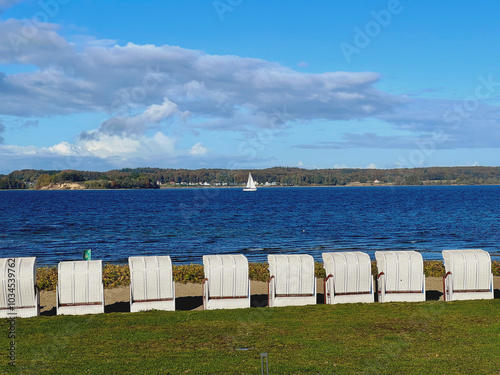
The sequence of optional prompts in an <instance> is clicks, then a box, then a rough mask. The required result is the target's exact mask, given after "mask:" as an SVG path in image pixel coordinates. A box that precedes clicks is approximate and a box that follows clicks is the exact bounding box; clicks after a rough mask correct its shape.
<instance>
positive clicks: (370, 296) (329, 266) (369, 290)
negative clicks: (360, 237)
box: [323, 251, 375, 304]
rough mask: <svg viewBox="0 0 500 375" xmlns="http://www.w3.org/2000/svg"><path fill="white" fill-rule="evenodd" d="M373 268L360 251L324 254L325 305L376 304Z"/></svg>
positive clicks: (368, 259)
mask: <svg viewBox="0 0 500 375" xmlns="http://www.w3.org/2000/svg"><path fill="white" fill-rule="evenodd" d="M371 266H372V264H371V261H370V256H369V255H368V254H366V253H362V252H360V251H354V252H336V253H323V268H324V269H325V272H326V277H325V279H324V281H323V283H324V286H325V289H324V290H325V304H336V303H355V302H374V301H375V294H374V291H373V276H372V270H371Z"/></svg>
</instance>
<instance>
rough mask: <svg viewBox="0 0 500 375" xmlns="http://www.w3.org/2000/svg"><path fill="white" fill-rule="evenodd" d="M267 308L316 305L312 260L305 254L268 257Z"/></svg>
mask: <svg viewBox="0 0 500 375" xmlns="http://www.w3.org/2000/svg"><path fill="white" fill-rule="evenodd" d="M267 260H268V262H269V274H270V279H269V281H268V306H269V307H275V306H303V305H314V304H316V277H315V276H314V259H313V257H312V256H310V255H307V254H300V255H299V254H292V255H268V256H267Z"/></svg>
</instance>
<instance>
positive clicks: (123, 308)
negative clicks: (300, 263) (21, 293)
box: [40, 276, 500, 315]
mask: <svg viewBox="0 0 500 375" xmlns="http://www.w3.org/2000/svg"><path fill="white" fill-rule="evenodd" d="M493 279H494V280H493V285H495V286H496V288H497V290H495V293H496V296H497V298H498V295H499V294H500V290H498V289H500V276H495V277H494V278H493ZM425 289H426V299H427V300H435V301H438V300H439V301H442V300H443V279H442V278H441V277H426V279H425ZM250 291H251V294H252V301H251V306H252V307H263V306H267V282H264V281H252V282H251V284H250ZM317 291H318V303H323V293H324V287H323V279H318V283H317ZM202 294H203V293H202V286H201V284H193V283H188V284H181V283H175V304H176V310H202V309H203V301H202ZM104 302H105V305H106V306H105V312H129V311H130V287H128V286H121V287H117V288H112V289H104ZM55 306H56V293H55V292H54V291H51V292H48V291H44V290H42V291H41V292H40V313H41V314H42V315H56V308H55Z"/></svg>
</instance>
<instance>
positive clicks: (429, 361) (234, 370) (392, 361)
mask: <svg viewBox="0 0 500 375" xmlns="http://www.w3.org/2000/svg"><path fill="white" fill-rule="evenodd" d="M2 323H3V324H4V326H5V329H4V330H3V331H4V334H3V335H2V336H3V337H2V339H1V341H0V342H1V343H2V348H4V349H5V350H4V355H2V361H1V366H0V373H22V374H45V373H58V374H73V373H76V374H83V373H91V374H260V370H261V366H260V353H263V352H266V353H268V358H269V373H270V374H500V301H499V300H487V301H458V302H447V303H445V302H438V301H428V302H423V303H387V304H380V303H372V304H345V305H335V306H331V305H313V306H303V307H284V308H250V309H242V310H219V311H175V312H163V311H150V312H141V313H108V314H100V315H87V316H50V317H44V316H42V317H37V318H29V319H18V320H17V321H16V360H17V363H16V367H11V366H8V358H7V348H8V344H9V340H8V339H7V326H8V323H7V321H6V320H4V321H3V322H2Z"/></svg>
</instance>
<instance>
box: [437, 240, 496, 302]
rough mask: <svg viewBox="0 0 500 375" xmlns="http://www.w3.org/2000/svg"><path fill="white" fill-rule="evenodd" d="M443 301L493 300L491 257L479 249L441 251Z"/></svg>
mask: <svg viewBox="0 0 500 375" xmlns="http://www.w3.org/2000/svg"><path fill="white" fill-rule="evenodd" d="M442 254H443V259H444V268H445V272H446V275H445V276H444V277H443V292H444V300H445V301H455V300H467V299H493V298H494V294H493V293H494V291H493V273H492V272H491V257H490V254H489V253H488V252H487V251H484V250H481V249H467V250H443V252H442Z"/></svg>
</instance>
